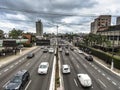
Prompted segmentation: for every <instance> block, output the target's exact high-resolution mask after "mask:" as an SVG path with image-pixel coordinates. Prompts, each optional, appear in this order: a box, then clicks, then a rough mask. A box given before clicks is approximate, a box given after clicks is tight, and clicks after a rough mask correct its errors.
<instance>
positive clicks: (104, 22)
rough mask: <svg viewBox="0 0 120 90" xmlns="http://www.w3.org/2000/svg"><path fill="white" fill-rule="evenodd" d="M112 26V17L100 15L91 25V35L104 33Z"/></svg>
mask: <svg viewBox="0 0 120 90" xmlns="http://www.w3.org/2000/svg"><path fill="white" fill-rule="evenodd" d="M110 25H111V15H100V16H99V17H98V18H96V19H95V20H94V22H92V23H91V33H93V34H96V33H97V31H103V30H105V29H106V28H107V27H109V26H110Z"/></svg>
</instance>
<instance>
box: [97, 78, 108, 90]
mask: <svg viewBox="0 0 120 90" xmlns="http://www.w3.org/2000/svg"><path fill="white" fill-rule="evenodd" d="M98 81H99V82H100V83H101V84H102V85H103V86H104V87H105V88H106V87H107V86H106V85H105V84H104V83H103V82H102V81H101V80H100V79H98Z"/></svg>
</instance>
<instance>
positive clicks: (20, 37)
mask: <svg viewBox="0 0 120 90" xmlns="http://www.w3.org/2000/svg"><path fill="white" fill-rule="evenodd" d="M19 39H20V54H22V48H21V39H22V36H19Z"/></svg>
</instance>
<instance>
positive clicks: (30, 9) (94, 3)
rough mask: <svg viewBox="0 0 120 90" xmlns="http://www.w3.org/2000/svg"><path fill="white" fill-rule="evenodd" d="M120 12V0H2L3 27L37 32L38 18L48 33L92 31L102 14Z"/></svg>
mask: <svg viewBox="0 0 120 90" xmlns="http://www.w3.org/2000/svg"><path fill="white" fill-rule="evenodd" d="M104 14H109V15H113V18H112V25H114V24H115V22H116V21H115V20H116V19H115V18H116V16H119V15H120V0H0V29H2V30H3V31H4V32H5V33H7V32H9V31H10V30H12V29H13V28H16V29H20V30H24V32H34V33H35V32H36V28H35V22H36V21H38V20H41V21H42V22H43V26H44V27H43V30H44V32H47V33H56V26H57V25H58V26H59V28H58V30H59V33H67V32H68V33H70V32H73V33H81V32H82V33H89V32H90V23H91V22H92V21H94V19H95V18H96V17H98V16H99V15H104Z"/></svg>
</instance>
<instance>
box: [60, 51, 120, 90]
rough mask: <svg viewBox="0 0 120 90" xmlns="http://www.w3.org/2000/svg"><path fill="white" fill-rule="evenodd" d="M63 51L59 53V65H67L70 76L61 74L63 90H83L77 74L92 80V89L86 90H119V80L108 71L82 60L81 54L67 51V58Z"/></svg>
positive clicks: (96, 64) (94, 63)
mask: <svg viewBox="0 0 120 90" xmlns="http://www.w3.org/2000/svg"><path fill="white" fill-rule="evenodd" d="M65 50H66V49H64V50H63V52H60V54H59V55H60V61H61V65H63V64H68V65H70V67H71V73H70V74H62V73H61V74H62V76H63V83H64V84H63V85H64V89H65V90H84V88H83V87H82V86H81V84H80V82H79V81H78V78H77V74H78V73H86V74H88V75H89V76H90V77H91V79H92V84H93V85H92V87H90V88H86V89H87V90H120V78H119V76H117V75H115V74H113V73H112V72H110V71H109V70H107V69H105V68H104V67H102V66H101V65H99V64H98V63H96V62H95V61H93V62H90V61H87V60H86V59H85V58H84V55H83V54H79V53H78V52H76V51H71V50H69V54H70V55H69V56H66V55H65Z"/></svg>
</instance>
